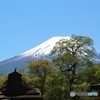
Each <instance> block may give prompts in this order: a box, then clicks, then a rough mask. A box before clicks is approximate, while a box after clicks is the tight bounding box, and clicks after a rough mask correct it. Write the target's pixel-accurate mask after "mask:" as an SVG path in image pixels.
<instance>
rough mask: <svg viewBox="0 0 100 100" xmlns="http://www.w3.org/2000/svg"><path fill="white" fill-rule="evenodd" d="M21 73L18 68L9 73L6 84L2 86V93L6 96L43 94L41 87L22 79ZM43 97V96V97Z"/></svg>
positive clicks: (0, 93)
mask: <svg viewBox="0 0 100 100" xmlns="http://www.w3.org/2000/svg"><path fill="white" fill-rule="evenodd" d="M21 76H22V75H21V74H20V73H18V72H16V70H15V71H14V72H12V73H10V74H9V75H8V79H7V81H6V82H5V84H4V86H3V87H2V88H1V92H0V95H5V96H23V95H24V96H27V97H29V96H30V95H31V97H32V96H33V97H34V96H39V97H40V96H41V92H40V91H39V89H36V88H33V87H31V86H29V85H28V84H27V83H26V82H25V81H23V80H22V78H21ZM41 98H42V97H41Z"/></svg>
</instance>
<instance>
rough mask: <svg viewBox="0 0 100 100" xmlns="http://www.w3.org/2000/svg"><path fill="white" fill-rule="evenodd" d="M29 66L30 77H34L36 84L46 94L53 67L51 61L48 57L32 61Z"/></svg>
mask: <svg viewBox="0 0 100 100" xmlns="http://www.w3.org/2000/svg"><path fill="white" fill-rule="evenodd" d="M28 68H29V73H30V77H31V78H32V77H33V78H34V79H33V80H34V86H35V87H38V88H39V89H40V90H41V93H42V95H44V92H45V83H46V79H47V76H48V75H49V74H50V72H51V69H52V66H51V62H50V61H49V60H46V59H41V60H36V61H32V62H30V63H29V65H28Z"/></svg>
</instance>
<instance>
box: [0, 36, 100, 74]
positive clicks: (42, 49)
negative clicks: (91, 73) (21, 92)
mask: <svg viewBox="0 0 100 100" xmlns="http://www.w3.org/2000/svg"><path fill="white" fill-rule="evenodd" d="M60 39H70V37H69V36H66V37H63V36H61V37H52V38H51V39H49V40H47V41H46V42H44V43H42V44H40V45H38V46H36V47H34V48H32V49H30V50H28V51H26V52H24V53H22V54H19V55H18V56H15V57H12V58H10V59H7V60H4V61H2V62H0V70H2V71H3V74H7V73H10V72H12V71H13V70H14V69H15V68H17V69H21V68H25V70H27V65H28V63H29V62H30V61H33V60H37V59H41V58H46V59H52V57H53V56H49V54H50V52H51V50H52V49H53V47H54V46H55V43H56V42H58V41H59V40H60ZM94 62H95V63H100V53H97V58H96V59H94Z"/></svg>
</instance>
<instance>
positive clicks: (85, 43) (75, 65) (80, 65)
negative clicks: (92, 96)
mask: <svg viewBox="0 0 100 100" xmlns="http://www.w3.org/2000/svg"><path fill="white" fill-rule="evenodd" d="M53 54H56V55H57V57H56V58H54V59H53V62H54V64H55V66H56V67H59V68H60V70H61V71H62V72H64V73H65V74H66V77H67V78H68V79H69V87H70V88H69V92H70V91H74V90H75V89H77V87H76V85H78V84H81V83H82V82H84V78H82V77H83V73H84V71H85V70H86V69H87V68H88V67H90V66H92V62H91V61H92V58H93V57H94V56H95V49H94V47H93V40H92V39H91V38H89V37H85V36H77V35H72V36H71V38H70V39H69V40H66V39H61V40H60V41H59V42H57V43H56V45H55V47H54V48H53V50H52V51H51V55H53ZM76 99H77V98H76ZM76 99H75V98H74V100H76ZM77 100H78V99H77Z"/></svg>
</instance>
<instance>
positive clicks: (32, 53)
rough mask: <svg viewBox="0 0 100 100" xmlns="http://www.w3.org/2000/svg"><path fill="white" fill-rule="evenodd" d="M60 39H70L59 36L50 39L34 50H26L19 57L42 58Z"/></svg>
mask: <svg viewBox="0 0 100 100" xmlns="http://www.w3.org/2000/svg"><path fill="white" fill-rule="evenodd" d="M60 39H70V37H69V36H65V37H64V36H59V37H57V36H56V37H52V38H50V39H49V40H47V41H46V42H44V43H42V44H40V45H39V46H36V47H35V48H32V49H31V50H28V51H26V52H24V53H22V54H20V57H21V58H22V57H27V56H33V57H37V56H44V55H47V54H49V53H50V52H51V50H52V49H53V47H54V46H55V43H56V42H58V41H59V40H60Z"/></svg>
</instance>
